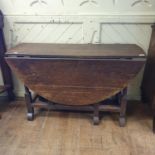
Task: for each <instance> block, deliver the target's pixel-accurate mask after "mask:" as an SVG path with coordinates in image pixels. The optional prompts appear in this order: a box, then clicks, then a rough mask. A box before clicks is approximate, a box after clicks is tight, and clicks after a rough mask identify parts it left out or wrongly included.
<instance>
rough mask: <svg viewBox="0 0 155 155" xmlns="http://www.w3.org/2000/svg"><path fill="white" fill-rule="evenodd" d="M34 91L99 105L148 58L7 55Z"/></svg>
mask: <svg viewBox="0 0 155 155" xmlns="http://www.w3.org/2000/svg"><path fill="white" fill-rule="evenodd" d="M6 60H7V62H8V64H9V66H10V67H11V68H12V70H13V71H14V72H15V73H16V74H17V75H18V76H19V78H20V79H21V80H22V81H23V82H24V84H25V85H26V86H27V87H29V88H30V89H31V90H33V91H34V92H36V93H37V94H39V95H40V96H43V97H45V98H46V99H48V100H50V101H53V102H56V103H61V104H65V105H88V104H95V103H98V102H100V101H102V100H104V99H107V98H109V97H111V96H113V95H115V94H116V93H118V92H119V91H121V90H122V89H124V88H125V87H127V86H128V84H129V83H130V81H131V80H133V78H134V77H135V76H136V75H137V73H138V72H139V71H140V69H141V68H142V66H143V64H144V61H132V60H124V61H121V60H53V59H37V58H11V57H10V58H9V57H8V58H6Z"/></svg>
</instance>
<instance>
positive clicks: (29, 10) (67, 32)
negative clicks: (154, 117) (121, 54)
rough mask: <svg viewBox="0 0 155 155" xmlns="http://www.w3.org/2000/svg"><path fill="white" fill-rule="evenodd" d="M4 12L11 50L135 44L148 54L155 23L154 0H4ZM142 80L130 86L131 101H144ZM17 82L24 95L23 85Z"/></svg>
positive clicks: (2, 1) (7, 37)
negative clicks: (37, 45) (34, 45)
mask: <svg viewBox="0 0 155 155" xmlns="http://www.w3.org/2000/svg"><path fill="white" fill-rule="evenodd" d="M0 9H1V10H2V11H3V13H4V15H5V38H6V43H7V46H8V48H9V47H12V46H14V45H16V44H18V43H20V42H48V43H135V44H138V45H139V46H141V47H142V48H143V49H144V50H145V51H146V52H147V49H148V46H149V40H150V35H151V28H150V25H151V24H152V23H153V22H155V1H154V0H148V1H144V0H0ZM131 52H132V51H131ZM141 77H142V72H141V74H139V75H138V76H137V77H136V79H134V81H133V82H132V84H131V85H130V86H129V98H131V99H139V98H140V93H139V85H140V82H141ZM14 82H15V85H16V89H15V92H16V93H17V94H18V95H20V96H21V95H23V93H24V90H23V85H22V84H21V83H20V82H19V81H18V80H17V78H16V77H14Z"/></svg>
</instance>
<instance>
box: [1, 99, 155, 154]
mask: <svg viewBox="0 0 155 155" xmlns="http://www.w3.org/2000/svg"><path fill="white" fill-rule="evenodd" d="M1 112H2V119H1V120H0V155H155V135H154V134H153V133H152V121H151V116H150V115H149V109H148V108H147V106H145V105H142V104H138V103H130V104H129V107H128V123H127V126H126V127H125V128H120V127H119V126H118V121H117V118H118V115H117V114H104V115H103V117H102V121H101V124H100V125H99V126H93V124H92V120H91V114H88V113H81V114H80V113H64V112H52V111H51V112H48V111H42V112H40V113H39V114H38V112H37V115H38V116H37V118H36V119H35V120H34V121H33V122H29V121H27V120H26V108H25V105H24V102H23V101H16V102H14V103H12V104H10V105H9V106H7V107H3V108H2V107H1Z"/></svg>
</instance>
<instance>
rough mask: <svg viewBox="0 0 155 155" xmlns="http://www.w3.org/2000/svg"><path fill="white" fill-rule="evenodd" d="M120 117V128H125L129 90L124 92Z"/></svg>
mask: <svg viewBox="0 0 155 155" xmlns="http://www.w3.org/2000/svg"><path fill="white" fill-rule="evenodd" d="M120 102H121V103H120V117H119V125H120V127H124V126H125V124H126V108H127V88H125V89H124V90H123V91H122V97H121V100H120Z"/></svg>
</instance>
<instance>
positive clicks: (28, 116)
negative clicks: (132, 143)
mask: <svg viewBox="0 0 155 155" xmlns="http://www.w3.org/2000/svg"><path fill="white" fill-rule="evenodd" d="M27 120H28V121H33V120H34V113H27Z"/></svg>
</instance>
